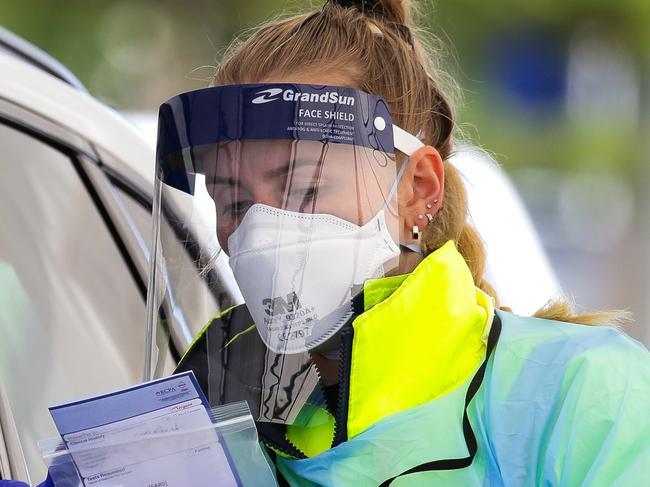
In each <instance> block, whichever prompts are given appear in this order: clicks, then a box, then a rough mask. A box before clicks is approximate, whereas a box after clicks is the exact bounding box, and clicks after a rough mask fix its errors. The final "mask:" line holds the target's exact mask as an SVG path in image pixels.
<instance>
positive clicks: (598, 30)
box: [0, 0, 650, 336]
mask: <svg viewBox="0 0 650 487" xmlns="http://www.w3.org/2000/svg"><path fill="white" fill-rule="evenodd" d="M419 5H420V7H421V10H422V12H423V16H422V22H421V24H422V26H425V27H426V28H428V29H429V30H430V31H432V32H433V33H434V34H435V35H436V36H438V37H439V38H441V39H442V40H443V42H444V43H445V44H446V46H447V55H446V57H445V59H444V64H445V65H446V66H447V68H448V70H449V71H450V72H451V73H452V74H453V75H454V77H455V78H456V80H457V82H458V83H459V85H460V86H461V88H462V92H463V100H462V102H461V103H460V104H459V106H458V107H457V109H458V116H459V121H460V123H461V126H462V128H463V134H464V136H465V137H467V138H469V139H470V140H471V141H472V142H473V143H474V144H477V145H480V146H482V147H483V148H485V149H487V150H488V151H489V152H490V153H491V154H492V155H493V156H494V157H495V159H496V160H497V161H498V162H499V163H500V164H502V165H503V167H504V168H505V170H506V171H507V172H508V174H509V175H510V177H511V178H512V180H513V181H514V183H515V184H516V186H517V188H518V189H519V192H520V194H521V196H522V198H523V200H524V201H525V203H526V206H527V208H528V209H529V211H530V212H531V215H532V217H533V220H534V222H535V225H536V227H537V230H538V232H539V234H540V237H541V239H542V242H543V244H544V247H545V249H546V251H547V253H548V254H549V257H550V258H551V261H552V263H553V265H554V268H555V270H556V272H557V274H558V276H559V278H560V282H561V283H562V285H563V287H564V290H565V291H566V292H567V293H568V294H570V295H573V296H575V299H576V301H577V302H578V303H579V304H580V305H581V307H582V308H588V309H593V308H626V309H629V310H631V311H633V312H634V314H635V315H636V316H637V319H638V320H639V321H640V322H641V323H639V324H638V325H636V327H633V328H632V330H631V332H632V334H633V335H637V336H641V335H642V333H641V332H640V331H639V329H638V327H640V326H642V327H647V325H646V324H645V323H647V322H648V320H650V304H648V301H649V300H648V291H649V290H650V278H649V277H648V276H650V259H649V258H648V257H650V225H649V224H648V221H649V218H648V215H649V213H650V212H649V211H648V210H649V209H650V198H648V188H650V173H649V171H648V162H650V137H649V135H650V96H649V92H650V90H649V88H650V81H649V80H650V76H649V74H650V28H649V26H650V1H648V0H619V1H617V2H612V1H604V0H565V1H560V0H492V1H491V2H481V1H478V0H453V1H451V0H447V1H442V0H441V1H438V2H420V3H419ZM304 8H305V4H304V3H300V2H292V3H287V2H271V1H263V0H253V1H248V2H242V1H236V0H220V1H204V0H198V1H197V0H195V1H183V2H181V1H178V0H158V1H139V0H138V1H126V0H122V1H115V0H93V1H92V2H88V1H80V0H66V1H61V0H59V1H54V0H22V1H17V0H0V23H1V24H2V25H3V26H5V27H6V28H8V29H10V30H12V31H13V32H15V33H17V34H18V35H20V36H22V37H24V38H26V39H27V40H29V41H31V42H32V43H34V44H36V45H37V46H39V47H41V48H42V49H44V50H45V51H46V52H48V53H49V54H51V55H53V56H54V57H55V58H57V59H58V60H59V61H61V62H62V63H63V64H64V65H66V66H67V67H68V68H69V69H70V70H71V71H72V72H73V73H75V74H76V75H77V76H78V77H79V79H80V80H81V81H82V82H83V83H84V84H85V85H86V86H87V87H88V89H89V91H90V92H91V93H92V94H93V95H94V96H96V97H98V98H99V99H101V100H102V101H104V102H105V103H107V104H109V105H111V106H113V107H115V108H117V109H119V110H124V111H138V112H140V111H145V112H150V111H153V110H155V109H156V108H157V106H158V105H159V104H160V102H162V101H163V100H165V99H167V98H169V97H171V96H172V95H174V94H176V93H178V92H181V91H186V90H191V89H195V88H200V87H203V86H206V85H207V83H208V80H209V78H210V75H211V72H212V68H211V66H214V65H215V64H216V63H218V60H219V58H220V56H221V54H222V52H223V50H224V48H225V47H226V46H227V44H228V42H229V41H230V40H231V39H232V38H233V36H235V35H237V34H240V33H242V32H243V31H245V30H246V29H248V28H250V27H253V26H254V25H256V24H257V23H259V22H260V21H263V20H265V19H268V18H270V17H272V16H274V15H277V14H279V13H281V12H285V11H298V10H301V9H304ZM514 230H516V229H513V231H514ZM504 304H506V305H507V303H504ZM635 328H636V329H635Z"/></svg>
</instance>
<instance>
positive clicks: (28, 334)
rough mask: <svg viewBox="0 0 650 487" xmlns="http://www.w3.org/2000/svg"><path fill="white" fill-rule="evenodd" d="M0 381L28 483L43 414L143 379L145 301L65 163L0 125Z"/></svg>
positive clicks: (45, 426) (47, 432)
mask: <svg viewBox="0 0 650 487" xmlns="http://www.w3.org/2000/svg"><path fill="white" fill-rule="evenodd" d="M0 147H2V152H1V153H0V175H1V177H0V222H2V224H1V225H0V377H1V379H2V381H3V382H4V385H5V387H6V390H7V394H8V396H9V402H10V404H11V407H12V410H13V414H14V417H15V419H16V423H17V428H18V431H19V435H20V439H21V443H22V447H23V449H24V452H25V456H26V461H27V465H28V469H29V471H30V475H31V477H32V478H33V479H34V480H40V479H42V478H44V475H45V467H44V465H43V462H42V460H41V458H40V454H39V451H38V448H37V445H36V442H37V441H38V440H39V439H41V438H44V437H47V436H51V435H54V434H55V431H56V430H55V428H54V425H53V423H52V421H51V419H50V417H49V413H48V411H47V407H48V406H51V405H53V404H56V403H61V402H64V401H70V400H74V399H78V398H81V397H84V396H88V395H92V394H97V393H101V392H105V391H107V390H111V389H115V388H120V387H124V386H127V385H130V384H133V383H136V382H138V381H139V380H140V378H141V374H142V370H143V354H142V351H143V346H144V334H143V329H144V327H143V324H144V320H145V306H144V300H143V298H142V296H141V294H140V293H139V292H138V289H137V287H136V285H135V282H134V280H133V277H132V276H131V275H130V273H129V271H128V269H127V267H126V265H125V263H124V261H123V259H122V256H121V255H120V253H119V252H118V250H117V248H116V245H115V242H114V241H113V239H112V237H111V235H110V233H109V232H108V230H107V228H106V226H105V223H104V221H103V220H102V218H101V216H100V214H99V212H98V211H97V209H96V207H95V206H94V203H93V201H92V199H91V198H90V196H89V193H88V191H87V189H86V188H85V187H84V185H83V184H82V181H81V179H80V177H79V175H78V174H77V172H76V170H75V167H74V165H73V164H72V161H71V159H70V158H69V157H67V156H66V155H64V154H62V153H61V152H59V151H57V150H55V149H53V148H52V147H50V146H48V145H46V144H44V143H42V142H40V141H38V140H36V139H34V138H32V137H30V136H29V135H26V134H24V133H22V132H19V131H17V130H15V129H13V128H9V127H7V126H5V125H1V124H0Z"/></svg>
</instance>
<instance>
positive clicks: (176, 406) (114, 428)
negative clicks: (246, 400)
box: [50, 372, 241, 487]
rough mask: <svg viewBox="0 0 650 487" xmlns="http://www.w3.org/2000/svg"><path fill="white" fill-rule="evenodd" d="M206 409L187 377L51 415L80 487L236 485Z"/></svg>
mask: <svg viewBox="0 0 650 487" xmlns="http://www.w3.org/2000/svg"><path fill="white" fill-rule="evenodd" d="M208 410H209V404H208V402H207V400H206V398H205V396H204V395H203V393H202V391H201V390H200V388H199V386H198V384H197V382H196V379H195V377H194V374H193V373H192V372H186V373H183V374H178V375H174V376H171V377H168V378H165V379H160V380H155V381H152V382H148V383H145V384H141V385H138V386H135V387H130V388H128V389H124V390H121V391H117V392H113V393H110V394H106V395H102V396H97V397H92V398H88V399H84V400H81V401H76V402H72V403H68V404H62V405H59V406H54V407H51V408H50V413H51V415H52V418H53V419H54V422H55V424H56V427H57V429H58V430H59V433H60V434H61V438H63V441H64V442H65V445H66V447H67V449H68V451H69V453H70V455H71V456H72V459H73V462H71V463H73V464H74V468H75V469H76V470H77V473H78V475H79V477H80V479H81V481H82V482H83V485H84V486H86V487H90V486H102V487H114V486H123V487H188V486H192V487H202V486H206V487H214V486H225V487H230V486H233V487H234V486H241V481H240V480H239V478H238V476H237V473H236V470H235V469H234V467H233V464H232V461H231V459H230V457H229V455H228V450H227V448H226V447H225V445H224V442H223V438H222V437H221V436H220V434H219V432H218V430H217V429H216V428H215V425H214V424H213V423H212V421H211V419H210V415H209V414H208ZM56 480H57V479H56V478H55V479H54V481H55V483H56Z"/></svg>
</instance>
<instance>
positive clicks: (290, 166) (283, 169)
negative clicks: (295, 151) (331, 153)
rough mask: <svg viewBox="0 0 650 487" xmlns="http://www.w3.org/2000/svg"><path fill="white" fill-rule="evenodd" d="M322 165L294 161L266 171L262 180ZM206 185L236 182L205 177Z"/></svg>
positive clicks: (308, 161) (225, 178)
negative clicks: (302, 168)
mask: <svg viewBox="0 0 650 487" xmlns="http://www.w3.org/2000/svg"><path fill="white" fill-rule="evenodd" d="M321 163H322V159H318V160H314V159H296V160H295V161H293V162H291V161H289V162H287V163H286V164H284V165H283V166H280V167H276V168H273V169H269V170H268V171H266V172H265V173H264V175H263V178H264V179H273V178H277V177H279V176H285V175H287V174H288V173H289V171H290V170H295V169H298V168H301V167H306V166H317V165H319V164H321ZM206 183H210V184H213V185H218V184H223V185H229V186H234V185H236V184H237V183H238V180H237V179H235V178H234V177H232V176H228V177H223V176H217V175H213V176H211V177H210V178H207V177H206Z"/></svg>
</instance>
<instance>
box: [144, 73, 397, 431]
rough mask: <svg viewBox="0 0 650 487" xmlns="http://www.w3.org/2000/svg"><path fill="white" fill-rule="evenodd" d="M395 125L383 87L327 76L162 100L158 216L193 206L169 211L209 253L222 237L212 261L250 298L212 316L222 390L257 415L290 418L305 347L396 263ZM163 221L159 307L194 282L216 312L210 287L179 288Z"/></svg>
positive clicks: (181, 273) (317, 344)
mask: <svg viewBox="0 0 650 487" xmlns="http://www.w3.org/2000/svg"><path fill="white" fill-rule="evenodd" d="M394 129H397V127H393V125H392V122H391V118H390V114H389V110H388V106H387V104H386V103H385V101H384V100H382V99H381V98H379V97H376V96H374V95H370V94H367V93H363V92H361V91H358V90H354V89H351V88H341V87H332V86H314V85H300V84H258V85H228V86H221V87H214V88H207V89H204V90H197V91H193V92H189V93H184V94H181V95H179V96H177V97H174V98H172V99H171V100H169V101H168V102H167V103H165V104H163V105H162V106H161V109H160V117H159V140H158V150H157V177H158V179H159V191H157V195H156V197H157V198H158V200H159V201H157V204H156V205H157V208H158V214H157V215H156V216H157V217H158V218H159V219H161V222H162V220H165V219H169V218H170V215H178V214H180V215H187V217H186V218H185V219H183V218H182V217H179V218H177V220H178V223H179V224H180V225H181V226H182V227H183V228H187V229H189V230H191V231H192V232H195V233H196V234H198V235H205V239H206V240H211V239H212V240H213V241H214V242H213V243H212V244H211V246H208V247H209V249H208V251H207V252H205V253H201V252H204V248H203V247H204V246H203V245H202V244H201V242H198V246H199V247H200V249H199V250H200V253H201V255H205V254H208V256H209V255H213V254H215V253H218V249H219V248H221V249H223V250H224V251H225V254H227V256H226V255H224V254H223V253H222V254H221V255H222V258H221V260H219V259H217V263H219V262H221V261H223V262H227V265H228V266H229V267H230V269H231V270H232V275H231V276H232V277H234V281H235V282H236V285H237V287H238V290H239V291H240V292H241V296H242V297H243V299H244V301H245V309H246V313H241V312H239V311H237V317H238V318H237V320H236V321H237V323H236V324H235V323H234V322H233V321H232V320H231V319H219V320H217V321H215V323H218V324H219V325H218V327H217V328H216V329H217V330H218V333H217V332H215V331H214V330H215V328H212V325H210V328H209V329H211V330H213V331H212V332H211V334H210V336H209V337H210V341H211V347H210V348H211V349H212V350H213V352H214V353H215V354H216V356H217V357H218V359H211V360H212V361H211V362H209V363H211V364H213V365H214V367H212V368H211V371H210V380H211V381H215V382H214V383H211V385H210V389H211V390H212V391H213V392H214V396H213V397H218V398H219V400H218V401H217V402H219V401H224V400H242V399H246V400H248V401H249V404H259V405H260V408H261V410H260V417H264V418H266V419H267V420H269V421H272V422H275V421H279V422H290V421H291V419H290V418H292V417H293V414H294V413H295V411H297V410H298V409H299V408H298V409H294V407H293V406H288V404H293V403H295V402H296V401H297V400H298V399H297V398H301V399H300V401H306V400H308V398H309V397H311V396H310V394H311V393H310V392H309V391H310V390H312V389H310V388H313V387H314V385H315V381H314V378H313V376H312V373H311V372H310V370H311V367H312V364H311V360H310V358H309V351H310V350H314V349H318V350H319V351H321V350H323V344H324V343H325V342H328V343H331V342H333V341H335V340H333V341H332V340H330V339H331V338H332V337H333V336H334V335H336V333H337V332H338V331H339V330H340V329H341V327H342V326H344V325H345V323H346V322H348V320H349V319H350V318H351V317H352V314H353V309H352V302H353V299H354V298H355V296H357V295H358V294H359V293H361V292H362V290H363V286H364V283H365V282H366V281H367V280H368V279H373V278H378V277H382V276H384V275H385V274H386V273H388V272H390V271H392V270H393V269H394V268H395V266H396V265H397V261H398V256H399V245H398V241H399V240H398V235H399V231H398V218H397V203H396V194H395V193H396V187H397V181H398V179H399V177H398V174H397V171H396V160H395V154H394V142H393V131H394ZM197 176H198V177H197ZM208 207H209V208H208ZM172 210H173V211H172ZM206 215H207V217H206ZM210 220H212V221H210ZM215 220H216V221H215ZM166 228H167V226H166V224H164V222H162V223H161V224H159V225H158V232H159V235H158V242H159V251H158V252H157V254H156V255H155V256H154V257H155V259H156V262H157V264H155V266H157V267H155V266H154V268H157V269H159V272H158V275H159V277H160V278H159V279H157V280H156V279H155V278H154V279H153V280H154V286H158V287H160V289H154V292H153V295H154V296H160V297H161V298H160V299H159V301H158V302H156V303H154V307H156V306H158V307H161V306H162V305H163V304H164V302H165V300H169V299H172V298H174V299H178V298H177V296H182V297H187V296H190V295H191V296H192V299H193V300H194V301H196V302H197V309H201V310H205V312H204V316H205V315H208V316H209V315H210V314H211V313H210V311H209V310H210V309H213V310H214V311H213V314H212V316H213V317H216V316H218V315H219V313H220V310H219V309H218V307H217V306H212V305H211V304H210V302H211V298H210V296H207V297H205V298H202V297H200V296H197V294H196V293H195V292H194V290H192V293H191V294H188V293H186V292H185V291H186V290H187V289H189V288H190V284H191V282H194V281H192V279H195V280H196V272H195V273H194V274H193V273H192V272H190V271H188V262H182V259H180V258H179V257H178V256H177V255H174V254H173V253H172V251H171V250H170V248H171V244H170V242H172V241H173V240H174V239H173V238H172V236H171V235H166V234H165V233H164V232H165V231H166ZM198 240H201V239H200V238H199V239H198ZM215 249H216V252H215ZM226 257H227V258H226ZM186 260H189V264H190V265H194V266H195V267H201V268H202V267H203V266H197V265H196V264H197V259H193V260H192V259H186ZM207 267H209V266H207ZM160 269H162V271H160ZM163 271H164V272H163ZM192 276H194V277H192ZM154 277H155V276H154ZM162 277H164V278H162ZM232 277H231V279H232ZM218 281H219V279H215V282H216V283H217V284H218ZM219 292H220V291H219V289H214V288H213V289H210V292H209V294H210V293H211V294H212V295H213V296H214V295H216V296H218V295H219ZM212 301H214V300H212ZM211 306H212V307H211ZM170 307H171V309H174V308H173V306H171V305H170ZM237 309H239V308H237ZM227 315H228V316H230V314H227ZM242 317H243V318H242ZM166 319H167V320H172V321H173V320H176V319H177V317H176V315H175V314H174V313H168V317H167V318H166ZM204 324H205V322H204V323H201V324H198V325H193V326H199V328H202V327H203V325H204ZM328 340H330V341H328ZM290 357H293V358H290ZM217 365H218V367H217ZM217 369H218V372H217ZM291 371H292V372H291ZM251 374H252V375H251ZM258 374H259V377H258ZM299 378H300V379H299ZM291 384H293V385H291ZM299 384H302V385H300V387H301V389H300V391H297V390H293V388H294V387H298V385H299ZM307 384H309V385H307ZM237 391H238V392H237ZM280 398H284V399H280ZM279 403H282V404H285V405H284V406H282V407H280V406H279ZM269 404H272V405H274V406H273V407H269V406H268V405H269ZM262 405H266V406H264V407H262ZM262 410H263V411H262ZM291 411H293V412H291Z"/></svg>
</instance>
